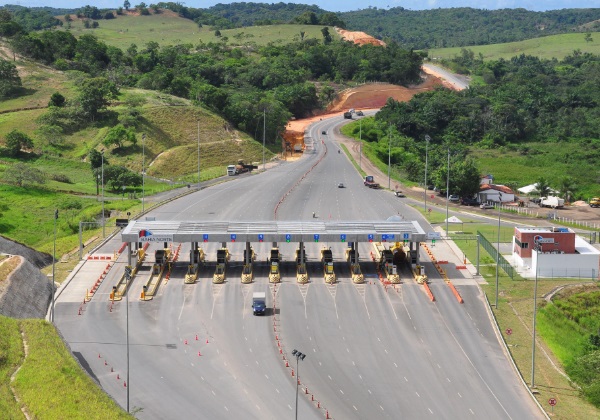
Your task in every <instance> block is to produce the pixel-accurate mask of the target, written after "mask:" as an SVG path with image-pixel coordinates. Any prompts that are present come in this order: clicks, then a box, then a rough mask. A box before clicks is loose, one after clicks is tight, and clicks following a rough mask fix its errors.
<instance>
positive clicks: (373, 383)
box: [55, 117, 543, 419]
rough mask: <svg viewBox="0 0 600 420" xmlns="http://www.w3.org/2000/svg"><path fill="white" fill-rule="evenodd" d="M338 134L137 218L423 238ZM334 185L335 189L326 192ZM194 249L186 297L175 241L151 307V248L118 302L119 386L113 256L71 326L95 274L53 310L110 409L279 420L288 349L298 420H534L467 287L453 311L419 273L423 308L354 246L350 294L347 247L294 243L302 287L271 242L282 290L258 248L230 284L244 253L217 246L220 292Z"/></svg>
mask: <svg viewBox="0 0 600 420" xmlns="http://www.w3.org/2000/svg"><path fill="white" fill-rule="evenodd" d="M342 123H344V121H343V119H342V118H341V117H335V118H331V119H327V120H323V121H319V122H317V123H315V124H313V125H312V126H311V127H310V129H309V131H308V132H307V135H308V137H309V146H310V147H308V148H307V150H306V152H305V156H304V157H303V158H301V159H299V160H298V161H296V162H284V163H282V164H280V165H278V166H275V167H274V168H272V169H269V170H268V171H266V172H264V173H261V174H252V175H243V176H239V177H235V179H232V180H229V181H228V182H223V183H219V184H217V185H214V186H211V187H209V188H206V189H203V190H201V191H198V192H195V193H192V194H190V195H187V196H185V197H182V198H180V199H178V200H175V201H173V202H171V203H168V204H166V205H164V206H162V207H160V208H158V209H156V210H154V211H152V212H151V213H149V214H148V216H151V217H155V218H156V220H163V221H169V220H273V219H274V218H277V220H305V221H309V220H313V212H314V213H315V217H316V218H317V219H318V220H325V221H328V220H332V221H335V220H385V219H387V218H388V217H390V216H400V217H403V218H405V219H407V220H414V219H416V220H419V222H420V223H421V224H422V226H423V227H424V229H425V230H426V231H431V227H430V226H428V225H426V223H425V222H424V221H423V220H422V218H421V217H420V216H419V214H418V212H416V211H415V210H413V209H412V208H411V207H409V206H407V205H404V204H403V201H402V200H401V199H398V198H396V197H395V196H394V195H393V194H392V193H390V192H387V191H383V190H372V189H369V188H365V187H364V186H363V185H362V180H361V178H360V175H359V174H358V173H357V172H356V170H355V169H354V168H353V166H352V164H351V163H350V161H349V160H348V159H347V157H346V156H345V154H344V153H338V148H339V147H338V145H337V143H336V140H335V137H336V135H337V134H336V133H337V131H336V130H337V128H336V127H338V126H339V125H341V124H342ZM323 131H325V132H326V133H327V134H325V135H323V134H322V132H323ZM232 178H233V177H232ZM299 181H300V182H299ZM339 182H343V183H344V185H345V188H338V183H339ZM286 194H287V195H286ZM284 196H285V199H284V200H283V201H282V202H280V200H281V198H282V197H284ZM120 245H121V241H120V238H119V237H118V236H117V237H115V238H113V239H111V240H110V241H108V242H107V243H106V244H105V245H104V247H103V248H102V249H101V250H99V251H98V253H99V254H101V253H105V254H111V253H112V252H113V250H115V249H118V248H119V247H120ZM178 245H179V244H173V246H174V247H175V248H177V247H178ZM201 245H206V246H205V247H204V249H205V251H206V252H207V264H206V266H205V267H203V269H202V270H201V272H200V276H199V279H198V281H197V282H196V283H195V284H184V282H183V277H184V275H185V272H186V268H187V262H186V261H187V260H188V258H189V257H188V256H189V246H190V244H181V249H180V253H179V255H180V258H179V261H180V262H178V263H176V264H175V269H174V271H173V273H172V275H171V278H170V279H169V281H168V282H163V283H162V284H161V286H160V289H159V292H158V295H157V296H156V297H155V298H154V299H153V300H151V301H140V300H139V296H140V293H141V290H142V283H143V282H144V281H145V280H144V279H145V278H147V276H148V275H149V273H150V267H151V265H152V262H153V259H154V250H155V249H158V248H157V246H156V245H152V246H151V247H150V248H149V255H148V257H147V260H146V262H145V263H144V266H143V267H142V270H140V272H139V273H138V275H137V276H136V278H135V279H134V281H133V283H132V285H131V288H130V291H129V293H128V295H129V305H128V308H129V309H128V319H129V343H130V346H129V349H130V350H129V360H130V375H129V382H128V383H127V384H126V385H127V387H125V384H124V377H125V375H126V365H127V353H126V345H125V343H126V329H127V327H126V319H127V316H126V309H127V306H126V305H125V303H126V302H125V301H121V302H115V303H114V304H111V303H110V301H109V298H108V296H109V293H110V290H111V287H112V285H114V284H116V282H117V280H118V277H119V276H120V275H121V274H122V273H123V268H124V266H125V264H126V256H125V255H124V254H123V255H121V257H120V258H119V260H118V261H117V262H116V263H115V265H114V266H113V267H112V269H111V270H110V271H109V273H108V274H107V276H106V278H105V279H104V281H103V282H102V284H101V286H100V288H99V290H98V292H96V294H95V295H94V297H93V298H92V300H91V301H90V302H89V303H87V304H85V305H84V309H83V311H81V310H79V313H81V315H79V313H78V308H81V307H82V305H81V296H82V293H85V288H86V285H89V284H90V282H92V283H93V281H92V280H90V279H93V278H94V277H93V272H94V270H95V269H96V270H97V268H94V267H96V265H94V264H99V263H86V264H84V266H83V268H81V269H80V271H79V272H78V274H77V275H76V276H75V277H74V278H73V279H72V280H71V282H70V283H69V284H68V285H67V286H66V287H65V288H64V289H63V290H61V293H60V295H59V297H58V299H57V303H56V316H55V318H56V324H57V327H58V328H59V330H60V332H61V333H62V334H63V336H64V338H65V341H66V342H67V344H68V345H69V346H70V348H71V349H72V351H73V353H74V354H75V355H76V357H77V358H78V359H79V360H80V362H81V364H82V366H83V367H84V368H86V369H87V370H88V371H89V372H90V373H91V375H92V377H94V378H95V379H97V380H98V381H99V383H100V384H101V386H102V387H103V388H104V389H105V390H106V392H107V393H109V394H110V395H111V396H112V397H113V398H114V399H115V400H116V401H117V402H118V403H119V404H120V405H121V406H123V407H125V406H126V404H127V400H126V390H129V393H130V410H131V411H136V417H139V418H142V419H165V418H181V417H193V418H202V419H226V418H256V419H258V418H261V419H263V418H292V416H294V412H295V395H296V385H297V382H296V381H297V379H298V376H297V374H298V372H297V371H296V359H295V357H294V356H292V354H291V352H292V350H293V349H297V350H299V351H301V352H302V353H304V354H306V358H305V359H304V360H302V361H299V363H298V364H299V366H298V367H299V370H300V372H299V373H300V376H299V380H300V385H299V389H300V393H301V394H300V398H299V400H298V418H301V419H322V418H325V417H326V415H327V414H329V416H330V417H331V418H337V419H365V418H419V419H420V418H431V419H440V418H448V419H456V418H486V419H507V418H511V419H521V418H543V414H542V413H541V412H540V411H539V409H538V408H537V406H536V405H535V404H534V402H533V400H532V399H531V397H530V395H529V394H528V393H527V391H526V389H525V387H524V386H523V385H522V384H521V382H519V380H518V377H517V376H516V374H515V372H514V370H513V368H512V366H511V364H510V363H509V361H508V360H507V358H506V355H505V354H504V352H503V350H502V347H501V346H500V344H499V343H498V339H497V337H496V334H495V332H494V329H493V328H492V325H491V322H490V319H489V316H488V313H487V310H486V307H485V305H484V300H483V295H482V293H481V291H480V289H479V288H478V287H477V285H476V283H475V281H474V280H473V281H467V280H465V281H464V282H463V283H461V286H460V287H459V289H460V293H461V294H462V296H463V297H464V299H465V303H464V304H463V305H460V304H458V303H457V301H456V299H455V298H454V296H453V295H452V293H451V292H450V290H449V288H448V287H447V286H446V285H445V284H444V282H443V281H442V280H441V278H439V277H436V276H435V275H433V269H430V268H429V267H428V268H427V270H428V273H432V274H431V277H432V283H431V285H430V287H431V290H432V292H433V294H434V295H435V297H436V301H435V302H431V301H430V300H429V299H428V297H427V295H426V294H425V292H424V290H423V288H422V286H420V285H418V284H416V283H415V282H414V280H412V278H411V277H410V274H409V271H408V268H405V269H404V271H403V272H402V273H401V277H402V284H401V285H398V286H397V287H391V286H389V287H387V288H386V287H384V286H383V285H382V284H381V283H380V282H379V281H378V279H377V277H376V272H375V265H374V263H372V262H371V261H370V256H369V251H370V249H369V247H368V245H369V244H360V245H359V253H360V258H361V267H362V270H363V273H364V274H365V276H366V280H367V281H366V282H365V283H364V284H361V285H355V284H353V283H352V281H351V280H350V271H349V268H348V266H347V264H346V263H345V261H344V249H345V248H346V244H344V243H306V244H305V247H306V252H307V256H308V261H309V263H308V269H309V275H310V282H309V283H308V284H307V285H298V284H297V283H296V279H295V266H294V264H293V258H294V250H295V248H296V247H297V244H294V243H289V244H287V243H284V244H279V245H280V250H281V253H282V254H283V258H284V262H283V267H282V283H281V284H279V285H277V286H274V285H272V284H269V282H268V277H267V276H268V264H267V262H266V258H267V254H268V251H269V249H270V247H271V244H270V243H269V244H267V243H262V244H258V243H256V244H253V247H254V250H255V251H256V253H257V255H258V257H257V261H256V263H255V265H254V272H255V280H254V282H253V283H251V284H248V285H244V284H241V282H240V274H241V261H242V253H243V248H244V244H242V243H235V244H228V248H229V249H230V251H231V253H232V260H231V261H232V262H231V264H230V266H229V268H228V272H227V281H226V282H225V283H224V284H216V285H215V284H213V283H212V272H213V271H214V266H215V264H214V262H215V254H216V249H217V247H218V245H219V244H214V243H212V244H210V243H209V244H201ZM322 246H326V247H331V249H332V251H333V255H334V261H335V270H336V274H337V276H338V280H339V281H338V282H337V283H336V284H335V285H328V284H326V283H325V282H324V280H323V275H322V268H321V265H320V263H319V251H320V248H321V247H322ZM428 265H429V266H431V264H428V263H426V267H427V266H428ZM100 271H102V270H100ZM254 291H265V292H267V296H268V300H267V304H268V307H269V308H271V309H270V312H269V313H268V316H265V317H255V316H253V315H252V311H251V308H250V306H251V300H252V299H251V297H252V293H253V292H254ZM286 361H287V364H288V366H286ZM292 369H294V371H295V372H294V376H293V377H292V375H291V370H292ZM111 370H112V371H111ZM117 375H119V379H117ZM313 399H314V401H313ZM319 406H320V407H319Z"/></svg>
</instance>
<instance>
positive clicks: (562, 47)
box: [428, 32, 600, 60]
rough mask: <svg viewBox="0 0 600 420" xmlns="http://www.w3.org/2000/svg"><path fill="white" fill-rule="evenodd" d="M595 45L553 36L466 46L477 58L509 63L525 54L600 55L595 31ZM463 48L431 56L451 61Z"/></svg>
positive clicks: (576, 37) (573, 37)
mask: <svg viewBox="0 0 600 420" xmlns="http://www.w3.org/2000/svg"><path fill="white" fill-rule="evenodd" d="M592 39H593V41H591V42H586V41H585V35H584V34H583V33H575V34H562V35H550V36H545V37H541V38H533V39H527V40H525V41H519V42H508V43H504V44H492V45H476V46H470V47H463V48H465V49H468V50H471V51H473V52H474V53H475V55H476V56H478V55H479V53H481V54H482V55H483V59H484V60H498V59H499V58H504V59H505V60H509V59H510V58H512V57H515V56H519V55H521V54H525V55H533V56H536V57H540V58H548V59H552V58H557V59H559V60H560V59H563V58H564V57H566V56H567V55H571V54H573V51H575V50H580V51H581V52H582V53H592V54H600V32H592ZM461 49H462V48H460V47H456V48H432V49H430V50H429V51H428V52H429V57H431V58H434V59H450V58H454V57H457V56H460V51H461Z"/></svg>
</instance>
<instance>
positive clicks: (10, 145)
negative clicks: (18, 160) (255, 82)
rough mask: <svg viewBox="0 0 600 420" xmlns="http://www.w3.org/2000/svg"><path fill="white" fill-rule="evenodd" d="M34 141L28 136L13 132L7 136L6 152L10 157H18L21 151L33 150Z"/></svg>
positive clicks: (17, 131) (16, 131)
mask: <svg viewBox="0 0 600 420" xmlns="http://www.w3.org/2000/svg"><path fill="white" fill-rule="evenodd" d="M32 148H33V140H32V139H31V137H29V136H28V135H27V134H25V133H23V132H21V131H19V130H16V129H15V130H12V131H11V132H10V133H8V134H7V135H6V151H7V154H8V155H9V156H17V155H18V154H19V152H20V151H21V149H32Z"/></svg>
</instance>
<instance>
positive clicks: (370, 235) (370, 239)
mask: <svg viewBox="0 0 600 420" xmlns="http://www.w3.org/2000/svg"><path fill="white" fill-rule="evenodd" d="M373 236H374V235H373V234H372V233H369V235H368V236H367V237H368V238H369V242H373Z"/></svg>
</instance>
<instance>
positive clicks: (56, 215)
mask: <svg viewBox="0 0 600 420" xmlns="http://www.w3.org/2000/svg"><path fill="white" fill-rule="evenodd" d="M57 220H58V209H57V210H54V248H53V252H52V283H51V284H50V287H51V288H52V306H51V309H50V322H51V323H54V284H55V283H54V275H55V270H54V268H55V265H56V221H57Z"/></svg>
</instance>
